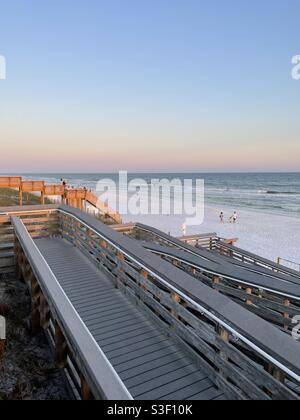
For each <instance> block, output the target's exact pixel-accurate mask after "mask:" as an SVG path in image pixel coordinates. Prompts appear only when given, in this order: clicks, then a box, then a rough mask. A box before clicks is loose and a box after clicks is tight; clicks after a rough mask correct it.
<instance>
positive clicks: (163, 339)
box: [35, 238, 223, 400]
mask: <svg viewBox="0 0 300 420" xmlns="http://www.w3.org/2000/svg"><path fill="white" fill-rule="evenodd" d="M35 242H36V244H37V246H38V248H39V249H40V251H41V253H42V255H43V256H44V258H45V259H46V261H47V263H48V265H49V266H50V268H51V270H52V271H53V273H54V274H55V276H56V278H57V280H58V281H59V283H60V285H61V286H62V288H63V290H64V292H65V293H66V295H67V296H68V298H69V299H70V301H71V303H72V304H73V306H74V307H75V309H76V311H77V312H78V314H79V315H80V317H81V318H82V320H83V321H84V323H85V324H86V326H87V327H88V329H89V330H90V332H91V333H92V335H93V337H94V338H95V340H96V341H97V343H98V344H99V346H100V347H101V349H102V350H103V352H104V353H105V355H106V356H107V358H108V359H109V361H110V362H111V364H112V365H113V367H114V368H115V370H116V372H117V373H118V374H119V376H120V378H121V379H122V381H123V382H124V384H125V385H126V387H127V388H128V390H129V391H130V393H131V395H132V396H133V397H134V399H142V400H148V399H168V400H176V399H197V400H208V399H209V400H211V399H219V398H222V397H223V393H222V392H221V391H220V390H218V389H217V388H216V387H215V386H214V385H213V383H212V382H211V381H210V380H209V379H208V377H207V375H206V374H205V373H204V372H203V371H202V370H201V369H200V368H199V367H198V366H197V364H196V363H195V362H194V361H193V360H192V359H191V358H190V357H189V356H188V355H187V354H185V352H183V351H182V350H181V349H180V348H179V346H178V345H177V344H176V343H175V342H174V341H173V340H172V339H171V338H170V337H168V336H167V335H166V334H164V333H163V332H162V331H160V329H159V328H158V327H157V325H155V324H154V323H153V322H151V321H150V320H149V319H148V318H147V316H146V315H145V314H144V313H143V312H142V311H141V310H139V308H138V307H137V306H135V305H133V304H132V303H131V302H130V301H129V300H128V299H127V298H126V296H124V295H123V294H122V292H121V291H119V290H117V289H115V287H114V286H113V284H112V283H111V281H110V280H108V279H106V278H105V276H104V275H103V274H101V272H99V270H97V269H96V268H95V266H94V265H93V264H92V263H91V262H90V261H89V260H88V259H87V258H86V257H85V256H84V255H83V254H82V253H81V252H80V251H79V250H78V249H76V248H75V247H74V246H72V245H71V244H70V243H69V242H67V241H65V240H64V239H56V238H51V239H50V238H46V239H38V240H36V241H35Z"/></svg>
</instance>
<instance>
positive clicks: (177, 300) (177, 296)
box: [171, 292, 181, 318]
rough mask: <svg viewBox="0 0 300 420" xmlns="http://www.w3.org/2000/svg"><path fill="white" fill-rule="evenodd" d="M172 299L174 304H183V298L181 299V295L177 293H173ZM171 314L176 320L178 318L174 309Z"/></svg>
mask: <svg viewBox="0 0 300 420" xmlns="http://www.w3.org/2000/svg"><path fill="white" fill-rule="evenodd" d="M171 299H172V301H173V302H175V303H180V302H181V297H180V296H179V295H177V293H175V292H172V293H171ZM171 314H172V315H173V316H174V317H175V318H178V315H177V312H176V311H175V310H174V309H172V310H171Z"/></svg>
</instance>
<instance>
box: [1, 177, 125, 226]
mask: <svg viewBox="0 0 300 420" xmlns="http://www.w3.org/2000/svg"><path fill="white" fill-rule="evenodd" d="M1 188H13V189H17V190H19V194H20V206H23V194H24V193H25V194H28V193H40V196H41V205H44V204H45V197H54V196H59V197H61V203H65V204H67V205H69V206H71V207H75V208H79V209H80V210H85V206H86V204H89V205H91V206H93V207H94V208H95V209H97V210H98V211H99V212H100V213H101V214H103V215H104V217H106V218H107V219H108V220H111V221H112V222H114V223H122V219H121V216H120V214H119V213H118V212H117V211H115V210H113V209H111V208H109V207H108V205H106V203H103V202H102V201H101V200H100V199H99V198H98V197H97V196H96V195H95V194H94V193H93V192H91V191H88V190H87V189H86V188H69V187H68V186H66V185H63V184H54V185H49V184H46V183H45V181H27V180H26V181H24V180H23V179H22V177H0V189H1Z"/></svg>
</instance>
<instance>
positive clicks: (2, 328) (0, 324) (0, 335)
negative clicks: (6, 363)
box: [0, 316, 6, 363]
mask: <svg viewBox="0 0 300 420" xmlns="http://www.w3.org/2000/svg"><path fill="white" fill-rule="evenodd" d="M5 340H6V322H5V318H4V317H3V316H0V363H1V361H2V360H3V357H4V352H5Z"/></svg>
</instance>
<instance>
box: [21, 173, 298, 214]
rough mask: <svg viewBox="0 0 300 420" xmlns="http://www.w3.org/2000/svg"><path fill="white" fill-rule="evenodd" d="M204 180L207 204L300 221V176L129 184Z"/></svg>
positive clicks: (78, 180)
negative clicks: (257, 211) (279, 215)
mask: <svg viewBox="0 0 300 420" xmlns="http://www.w3.org/2000/svg"><path fill="white" fill-rule="evenodd" d="M20 175H22V176H23V177H24V179H42V180H45V181H46V182H48V183H57V182H59V181H60V179H61V178H63V179H64V180H66V182H67V183H68V184H69V185H72V186H74V187H78V186H82V187H87V188H88V189H93V190H94V189H95V188H96V186H97V183H98V182H99V181H100V180H103V179H106V178H109V179H112V180H114V181H116V182H117V181H118V175H116V174H20ZM135 178H142V179H144V180H145V181H146V182H147V183H150V182H151V180H152V179H153V178H155V179H163V178H164V179H168V180H172V179H174V178H178V179H180V180H182V181H183V180H184V179H193V180H196V179H203V180H204V182H205V200H206V203H208V204H212V205H216V206H218V208H219V209H220V210H222V206H226V207H228V206H230V207H231V208H232V209H239V208H243V209H252V210H259V211H265V212H272V213H273V212H274V213H280V214H285V215H290V216H296V217H300V173H232V174H228V173H226V174H225V173H209V174H202V173H184V174H183V173H179V174H174V173H172V174H171V173H162V174H159V173H154V174H149V173H147V174H146V173H143V174H129V175H128V180H129V181H130V180H132V179H135Z"/></svg>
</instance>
